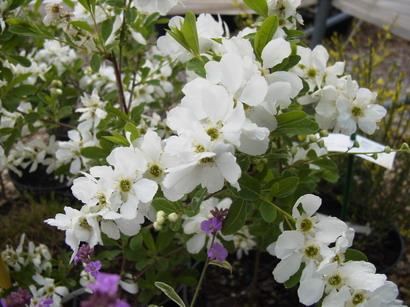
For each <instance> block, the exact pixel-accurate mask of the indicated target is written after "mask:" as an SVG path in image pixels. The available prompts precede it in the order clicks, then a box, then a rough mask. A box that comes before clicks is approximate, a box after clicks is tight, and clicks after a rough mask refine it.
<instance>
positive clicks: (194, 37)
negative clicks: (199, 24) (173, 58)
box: [181, 12, 199, 55]
mask: <svg viewBox="0 0 410 307" xmlns="http://www.w3.org/2000/svg"><path fill="white" fill-rule="evenodd" d="M181 31H182V34H183V35H184V38H185V41H186V43H187V44H188V46H189V48H190V49H191V50H192V52H193V53H194V54H195V55H199V39H198V31H197V28H196V17H195V15H194V13H192V12H187V13H186V15H185V20H184V23H183V24H182V27H181Z"/></svg>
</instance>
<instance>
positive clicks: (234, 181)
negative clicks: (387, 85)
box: [0, 0, 408, 306]
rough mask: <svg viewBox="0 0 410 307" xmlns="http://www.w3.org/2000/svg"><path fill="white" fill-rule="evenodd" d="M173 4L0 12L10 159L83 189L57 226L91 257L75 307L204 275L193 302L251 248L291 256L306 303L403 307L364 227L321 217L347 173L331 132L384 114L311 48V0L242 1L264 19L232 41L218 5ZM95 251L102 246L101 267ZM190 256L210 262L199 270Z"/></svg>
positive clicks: (5, 8)
mask: <svg viewBox="0 0 410 307" xmlns="http://www.w3.org/2000/svg"><path fill="white" fill-rule="evenodd" d="M178 2H180V1H177V0H172V1H171V0H161V1H159V0H158V1H144V0H134V1H125V2H122V1H115V0H107V1H95V0H81V1H78V2H75V3H73V2H71V1H69V2H67V3H68V6H70V8H68V7H66V6H64V5H63V4H62V3H59V2H52V1H48V2H47V3H44V5H43V7H44V14H43V16H41V14H40V13H39V11H41V6H40V5H41V3H42V1H37V2H36V3H35V4H34V5H31V4H30V3H26V2H24V3H22V2H21V1H18V0H14V1H8V2H5V4H4V5H2V16H3V17H2V19H1V29H2V34H1V38H2V41H3V44H2V50H3V54H4V55H3V61H2V64H1V75H0V82H1V83H0V85H1V87H0V94H1V96H0V97H1V101H2V105H1V114H2V121H1V128H0V137H1V138H0V141H1V144H2V147H1V152H0V154H1V159H0V161H1V164H0V166H1V167H2V168H4V167H8V168H9V169H10V170H12V171H14V172H15V173H17V174H22V170H26V171H28V172H33V171H35V170H36V169H37V167H38V166H39V165H43V166H45V167H46V172H47V174H49V176H55V177H59V178H60V179H61V180H67V181H69V182H72V187H71V190H72V193H73V195H74V197H75V198H76V199H78V200H79V201H80V202H81V203H82V206H81V207H80V208H74V207H71V206H66V207H65V208H64V213H59V214H57V215H56V216H55V218H50V219H48V220H46V223H48V224H49V225H51V226H55V227H57V228H58V229H60V230H63V231H65V238H66V239H65V241H66V243H67V245H69V246H70V248H71V249H72V251H73V253H72V257H71V261H74V262H75V263H76V264H77V263H80V262H81V263H83V265H84V270H83V273H81V276H82V277H81V279H80V284H81V286H82V287H85V288H86V289H87V291H89V292H92V295H91V296H90V297H89V298H88V300H86V301H83V303H82V306H96V305H101V306H102V305H103V304H106V305H107V306H128V303H126V302H125V301H123V300H121V299H120V298H119V297H118V286H121V287H122V288H123V289H124V290H126V291H127V292H129V293H131V294H135V293H137V292H139V293H140V295H139V296H138V300H139V301H140V302H141V303H149V302H152V301H155V298H154V296H155V295H158V294H159V290H158V289H160V290H161V291H163V293H164V294H166V295H167V296H168V297H169V298H170V299H172V300H173V301H175V302H176V303H177V304H179V305H180V306H185V303H184V302H183V300H182V299H181V298H180V297H179V296H178V294H177V292H176V291H175V290H174V289H173V287H174V286H176V285H178V284H187V285H195V284H197V287H196V290H195V293H194V294H193V297H192V300H191V306H193V305H194V304H195V302H196V299H197V297H198V293H199V290H200V288H201V284H202V282H203V278H204V276H205V273H206V270H207V268H208V266H209V265H217V266H220V267H221V268H222V269H228V270H231V271H232V270H234V268H232V266H231V265H230V263H229V262H228V260H229V259H230V258H229V257H235V256H234V254H235V253H236V256H237V257H238V258H241V257H243V255H244V254H245V255H247V254H248V253H249V251H251V250H253V249H257V250H267V251H268V252H269V253H270V254H272V255H274V256H276V257H277V258H279V259H280V262H279V264H278V265H277V266H276V267H275V268H272V269H273V277H274V278H275V280H276V281H277V282H280V283H285V285H286V286H287V287H291V286H296V285H297V284H299V288H298V295H299V299H300V302H301V303H303V304H305V305H311V304H314V303H317V302H320V304H322V306H393V305H394V306H396V305H397V306H400V305H402V302H401V301H399V300H396V297H397V295H398V290H397V287H396V286H395V285H394V284H393V283H391V282H389V281H386V276H385V275H382V274H376V273H375V267H374V266H373V265H372V264H370V263H368V262H366V260H367V259H366V257H365V256H364V255H363V254H362V253H360V252H358V251H356V250H353V249H351V248H350V246H351V245H352V240H353V236H354V231H353V229H351V228H349V227H348V226H347V225H346V224H345V223H344V222H343V221H341V220H339V219H337V218H335V217H327V216H320V215H319V214H316V211H317V210H318V208H319V207H320V205H321V199H320V198H319V197H318V196H315V195H313V194H312V193H314V192H315V191H316V186H317V184H318V183H319V182H320V180H326V181H329V182H333V183H334V182H336V181H337V179H338V171H337V166H336V164H335V163H334V162H333V161H332V160H331V156H332V155H334V154H329V153H328V152H327V150H326V148H325V147H324V142H323V140H322V138H323V137H325V136H327V135H328V131H333V132H341V133H344V134H349V135H350V134H352V133H355V132H356V131H357V130H358V129H360V130H362V131H364V132H365V133H367V134H372V133H374V132H375V131H376V129H377V123H378V122H380V121H381V120H382V118H383V117H384V116H385V114H386V110H385V109H384V107H383V106H381V105H378V104H377V103H376V94H375V93H373V92H371V91H370V90H369V89H366V88H360V87H359V86H358V84H357V82H355V81H354V80H352V78H351V76H349V75H344V73H343V71H344V64H343V63H342V62H337V63H335V64H333V65H329V64H328V53H327V51H326V49H325V48H324V47H323V46H317V47H316V48H314V49H313V50H311V49H309V48H307V47H305V46H304V45H303V43H302V42H301V41H300V40H299V37H300V36H303V32H300V31H298V30H296V27H297V25H298V24H301V23H302V18H301V16H300V15H299V14H298V13H297V12H296V8H297V6H298V5H299V4H300V1H266V0H256V1H250V0H247V1H244V2H245V3H246V4H247V5H248V6H249V7H250V8H252V9H253V10H255V12H256V13H258V14H259V15H260V16H261V17H260V18H259V19H258V21H257V22H256V23H255V24H254V25H252V26H251V27H248V28H245V29H244V30H242V31H241V32H239V33H238V34H237V35H236V36H232V37H230V35H229V31H228V29H227V27H226V25H225V24H224V23H223V22H222V21H221V20H220V19H218V20H215V19H214V18H213V17H212V16H211V15H209V14H201V15H200V16H199V17H198V18H196V17H195V15H194V14H192V13H190V12H188V13H187V14H186V16H185V18H183V17H179V16H176V17H173V18H171V19H170V20H169V22H168V20H166V19H163V18H160V15H161V14H162V15H164V14H166V13H167V12H168V11H169V9H171V8H172V7H173V6H174V5H176V4H177V3H178ZM22 12H24V13H25V14H26V15H24V14H22ZM165 22H168V27H169V30H167V33H166V34H165V35H163V36H161V37H159V38H158V39H157V40H156V41H155V39H154V37H155V25H157V24H162V23H165ZM27 37H29V39H27ZM181 92H182V93H181ZM57 127H63V128H65V129H68V131H67V136H66V137H65V139H58V135H56V133H55V128H57ZM391 151H392V149H390V148H389V152H391ZM394 151H408V146H407V145H406V144H404V145H403V146H402V147H401V148H400V149H394ZM343 154H350V152H349V151H348V152H346V153H343ZM84 244H85V245H84ZM96 246H105V247H106V248H107V249H105V250H103V249H101V252H100V253H97V254H96V255H95V257H96V259H97V260H95V261H91V254H92V249H93V248H95V247H96ZM99 250H100V249H99ZM229 254H232V255H231V256H229V257H228V255H229ZM93 257H94V256H93ZM191 257H192V258H194V259H197V260H200V261H204V266H203V270H202V273H201V275H200V276H199V280H198V274H197V273H196V272H192V269H190V268H187V266H186V264H187V263H189V261H190V260H189V259H190V258H191ZM4 258H5V261H6V262H7V264H8V265H9V266H11V267H12V268H13V264H12V262H9V261H11V260H8V258H7V255H6V256H4ZM117 260H120V265H116V263H117V262H118V261H117ZM33 262H34V260H33ZM13 269H17V268H16V267H14V268H13ZM101 270H102V271H105V272H107V271H110V272H113V273H115V274H114V275H111V274H107V273H103V272H100V271H101ZM163 272H166V274H164V273H163ZM33 280H34V281H35V282H36V283H37V284H38V285H39V286H43V287H46V286H49V285H51V284H52V283H53V281H52V280H50V281H49V280H48V279H47V278H44V277H37V275H35V276H34V277H33ZM53 285H54V284H53ZM154 285H155V286H156V288H155V287H154ZM13 286H14V287H15V288H16V290H17V288H18V287H19V286H20V284H18V282H16V283H14V284H13ZM30 287H31V286H30ZM58 288H59V287H56V288H55V289H56V293H57V294H56V295H54V294H53V296H52V297H51V296H45V297H42V296H41V295H43V292H41V291H40V292H36V290H31V288H30V290H31V293H32V296H33V298H31V300H30V298H29V295H28V293H26V292H22V291H25V290H18V292H14V293H12V294H10V296H7V297H6V298H5V299H4V300H3V301H2V304H3V305H6V306H9V305H10V306H12V304H13V303H12V302H14V301H16V300H23V301H24V304H27V305H29V304H31V305H34V306H45V305H46V304H48V305H50V306H58V304H59V299H60V297H59V296H58V295H65V293H63V292H62V291H60V290H61V288H60V290H58V291H60V292H61V293H60V292H58V291H57V289H58ZM157 288H158V289H157ZM64 289H65V290H67V289H66V288H64ZM37 295H39V297H40V296H41V299H45V300H48V301H42V302H41V303H40V301H36V302H35V301H33V300H34V297H37ZM41 304H42V305H41Z"/></svg>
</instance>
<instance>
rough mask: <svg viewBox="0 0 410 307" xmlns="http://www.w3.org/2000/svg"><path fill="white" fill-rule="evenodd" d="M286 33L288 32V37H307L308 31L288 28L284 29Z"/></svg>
mask: <svg viewBox="0 0 410 307" xmlns="http://www.w3.org/2000/svg"><path fill="white" fill-rule="evenodd" d="M284 30H285V33H286V37H287V38H292V37H305V36H306V33H305V32H303V31H299V30H287V29H284Z"/></svg>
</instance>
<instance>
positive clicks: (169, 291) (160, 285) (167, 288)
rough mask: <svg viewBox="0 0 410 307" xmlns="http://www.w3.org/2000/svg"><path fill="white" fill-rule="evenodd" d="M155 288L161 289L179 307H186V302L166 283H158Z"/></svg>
mask: <svg viewBox="0 0 410 307" xmlns="http://www.w3.org/2000/svg"><path fill="white" fill-rule="evenodd" d="M154 284H155V287H157V288H158V289H160V290H161V291H162V292H163V293H164V294H165V295H166V296H168V297H169V298H170V299H171V300H173V301H174V302H175V303H176V304H177V305H178V306H180V307H185V303H184V301H183V300H182V299H181V298H180V297H179V295H178V294H177V293H176V292H175V290H174V289H173V288H172V287H171V286H169V285H167V284H166V283H164V282H160V281H156V282H155V283H154Z"/></svg>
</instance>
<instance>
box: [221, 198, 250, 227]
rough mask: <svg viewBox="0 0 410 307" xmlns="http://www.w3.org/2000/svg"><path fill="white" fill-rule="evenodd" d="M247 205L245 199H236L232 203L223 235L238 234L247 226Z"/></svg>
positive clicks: (224, 224)
mask: <svg viewBox="0 0 410 307" xmlns="http://www.w3.org/2000/svg"><path fill="white" fill-rule="evenodd" d="M246 215H247V212H246V203H245V200H243V199H236V200H234V202H233V203H232V205H231V207H230V208H229V211H228V216H227V217H226V219H225V221H224V223H223V227H222V233H223V234H224V235H231V234H234V233H235V232H237V231H238V230H240V229H241V228H242V226H243V225H244V224H245V220H246Z"/></svg>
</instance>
